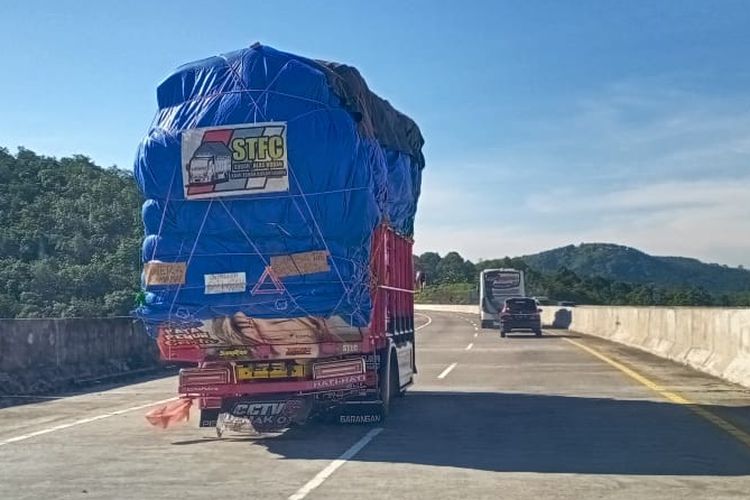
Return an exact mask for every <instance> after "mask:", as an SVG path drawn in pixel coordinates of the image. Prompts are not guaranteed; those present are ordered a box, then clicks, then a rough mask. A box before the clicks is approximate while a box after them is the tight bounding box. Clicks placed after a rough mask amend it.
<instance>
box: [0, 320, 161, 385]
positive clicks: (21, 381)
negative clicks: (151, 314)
mask: <svg viewBox="0 0 750 500" xmlns="http://www.w3.org/2000/svg"><path fill="white" fill-rule="evenodd" d="M157 366H158V356H157V349H156V343H155V342H154V341H153V339H151V338H149V337H148V336H147V335H146V332H145V331H144V330H143V327H142V326H141V324H140V323H136V322H134V321H133V320H132V319H131V318H71V319H2V320H0V396H2V395H12V394H36V393H43V392H50V391H58V390H63V389H66V388H68V387H69V386H71V385H72V384H76V383H78V382H80V381H82V380H84V379H92V378H99V377H103V376H110V375H119V374H123V373H128V372H132V371H133V370H139V369H143V368H152V367H157Z"/></svg>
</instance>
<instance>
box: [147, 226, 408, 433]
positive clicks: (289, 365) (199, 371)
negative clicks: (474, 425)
mask: <svg viewBox="0 0 750 500" xmlns="http://www.w3.org/2000/svg"><path fill="white" fill-rule="evenodd" d="M371 255H372V258H371V263H370V266H371V278H372V279H371V285H370V294H371V299H372V303H373V308H372V314H371V318H370V324H369V326H368V327H367V328H363V329H361V332H362V335H361V338H360V339H359V340H358V341H356V342H351V341H336V340H331V341H325V342H320V343H318V344H317V345H299V344H290V345H278V344H275V345H273V346H268V349H267V350H265V351H264V349H262V347H263V346H255V347H254V348H253V349H248V348H247V346H243V345H240V346H229V347H226V346H225V347H224V348H222V349H216V348H215V347H212V346H211V345H210V344H205V343H203V342H202V339H203V337H202V332H200V329H196V331H194V332H193V334H192V335H187V336H185V335H184V334H183V335H182V336H181V340H180V342H167V341H166V339H168V338H170V337H169V334H170V332H169V330H168V329H165V330H163V331H160V333H159V337H158V344H159V348H160V352H161V356H162V359H163V360H164V361H169V362H185V363H195V367H190V368H183V369H182V370H180V375H179V393H180V395H181V396H182V397H185V398H190V399H194V400H197V401H198V403H199V407H200V408H201V410H202V412H201V421H200V425H201V426H203V427H209V426H214V425H216V424H217V419H218V421H219V424H221V422H222V420H221V419H219V415H220V414H225V416H227V419H225V420H224V421H225V422H226V421H229V420H232V419H234V420H235V421H236V420H243V421H245V422H247V421H249V422H250V423H251V424H252V425H253V427H255V428H256V430H263V429H275V428H280V427H286V426H288V425H289V424H290V423H291V422H295V421H296V422H300V421H304V420H306V419H307V418H308V417H309V416H312V415H319V414H329V415H334V416H335V418H338V420H339V421H340V422H342V423H360V422H375V421H380V420H381V419H382V418H383V417H384V416H385V415H386V414H387V412H388V405H389V403H390V399H391V396H394V395H397V394H400V393H402V392H403V391H404V390H405V388H406V387H407V386H408V385H410V384H411V383H412V382H413V376H414V374H415V373H416V367H415V356H414V344H415V338H414V337H415V335H414V334H415V328H414V295H413V294H414V286H413V285H414V270H413V262H412V241H411V240H410V239H407V238H404V237H402V236H400V235H398V234H397V233H395V232H394V231H393V230H391V229H390V228H389V227H388V226H386V225H381V226H379V227H378V228H376V230H375V233H374V234H373V238H372V252H371ZM259 347H261V348H260V349H259ZM272 349H273V351H274V352H275V353H276V355H274V356H271V355H270V353H271V350H272ZM263 352H267V353H269V355H268V356H263V355H262V354H261V355H260V356H259V355H258V353H263ZM279 352H281V353H282V354H280V355H279V354H278V353H279ZM284 405H286V406H287V407H289V406H291V409H290V408H286V407H284ZM237 408H239V410H238V411H239V415H238V414H237V413H238V411H235V410H236V409H237ZM247 412H251V413H253V414H247ZM282 414H283V415H282ZM279 415H281V416H279ZM242 417H244V418H242Z"/></svg>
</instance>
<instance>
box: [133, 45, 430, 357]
mask: <svg viewBox="0 0 750 500" xmlns="http://www.w3.org/2000/svg"><path fill="white" fill-rule="evenodd" d="M157 95H158V105H159V110H158V112H157V115H156V118H155V120H154V123H153V125H152V128H151V130H150V131H149V133H148V135H147V137H146V138H145V139H144V140H143V141H142V143H141V144H140V147H139V149H138V154H137V158H136V162H135V176H136V179H137V181H138V185H139V186H140V189H141V191H142V192H143V194H144V196H145V198H146V201H145V203H144V205H143V211H142V213H143V222H144V226H145V232H146V236H145V239H144V242H143V249H142V258H143V262H144V272H143V275H142V286H143V289H144V291H145V294H144V295H145V296H144V299H143V304H142V305H141V306H140V307H139V308H138V309H137V311H136V313H137V315H138V316H139V317H140V318H142V319H143V320H145V321H146V323H147V324H148V325H149V326H150V327H152V328H151V329H152V331H153V330H154V328H153V327H156V326H159V327H162V328H164V327H165V326H166V327H168V328H170V330H169V333H170V335H171V337H170V338H169V340H168V343H171V344H170V345H179V344H180V343H197V344H206V345H213V344H216V343H220V344H228V345H236V344H244V345H262V344H267V343H271V344H273V343H275V342H277V341H278V342H284V343H289V342H292V343H306V342H310V341H315V342H320V341H324V340H326V339H337V338H342V335H341V334H342V332H344V333H349V334H354V335H355V336H356V334H357V333H361V332H360V328H362V327H366V326H367V325H368V324H369V322H370V314H371V309H372V303H371V293H370V292H371V290H370V284H371V282H372V276H371V265H370V264H371V257H372V255H371V254H372V252H373V249H374V244H376V243H377V242H375V243H374V242H373V239H372V238H373V233H374V231H375V229H376V228H377V227H378V226H379V225H387V226H389V227H390V228H392V229H393V230H395V231H396V232H397V233H399V234H402V235H405V236H407V237H408V236H411V234H412V232H413V225H414V215H415V212H416V205H417V199H418V197H419V191H420V182H421V171H422V168H423V167H424V158H423V156H422V152H421V148H422V145H423V139H422V136H421V133H420V131H419V128H418V127H417V126H416V124H415V123H414V122H413V121H412V120H411V119H410V118H408V117H407V116H405V115H403V114H401V113H399V112H398V111H396V110H395V109H394V108H393V107H392V106H391V105H390V104H389V103H388V102H387V101H385V100H382V99H380V98H379V97H378V96H376V95H375V94H374V93H372V92H371V91H370V90H369V89H368V87H367V85H366V83H365V81H364V80H363V79H362V77H361V76H360V74H359V73H358V71H357V70H356V69H354V68H352V67H350V66H346V65H341V64H336V63H328V62H322V61H314V60H311V59H306V58H303V57H299V56H295V55H292V54H288V53H284V52H280V51H277V50H274V49H272V48H269V47H266V46H261V45H257V44H256V45H254V46H252V47H250V48H247V49H243V50H239V51H236V52H231V53H228V54H224V55H221V56H216V57H211V58H208V59H204V60H201V61H197V62H195V63H191V64H188V65H185V66H182V67H180V68H178V69H177V71H176V72H175V73H173V74H172V75H170V76H169V77H167V78H166V80H164V82H163V83H162V84H161V85H160V86H159V88H158V91H157ZM289 332H297V333H292V334H290V333H289ZM289 335H291V336H292V337H293V338H291V339H290V338H289ZM285 336H286V337H285ZM282 337H285V338H283V339H282ZM217 339H218V340H217ZM311 354H313V355H314V352H313V353H311Z"/></svg>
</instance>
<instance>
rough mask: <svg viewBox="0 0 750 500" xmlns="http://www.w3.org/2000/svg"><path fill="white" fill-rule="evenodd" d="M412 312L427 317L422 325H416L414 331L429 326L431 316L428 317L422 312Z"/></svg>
mask: <svg viewBox="0 0 750 500" xmlns="http://www.w3.org/2000/svg"><path fill="white" fill-rule="evenodd" d="M414 314H419V315H420V316H424V317H425V318H427V323H425V324H424V325H419V326H418V327H416V328H415V329H414V331H415V332H416V331H418V330H421V329H422V328H426V327H428V326H430V323H432V318H431V317H429V316H427V315H426V314H424V313H414Z"/></svg>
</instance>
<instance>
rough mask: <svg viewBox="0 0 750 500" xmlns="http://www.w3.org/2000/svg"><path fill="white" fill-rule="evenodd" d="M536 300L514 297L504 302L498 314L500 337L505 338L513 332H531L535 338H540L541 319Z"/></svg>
mask: <svg viewBox="0 0 750 500" xmlns="http://www.w3.org/2000/svg"><path fill="white" fill-rule="evenodd" d="M541 312H542V310H541V309H539V304H538V303H537V301H536V300H534V299H531V298H527V297H514V298H510V299H506V300H505V305H504V306H503V310H502V312H501V313H500V336H501V337H505V335H506V334H507V333H510V332H512V331H513V330H531V331H532V332H534V333H535V334H536V336H537V337H541V336H542V318H541V315H540V314H539V313H541Z"/></svg>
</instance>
